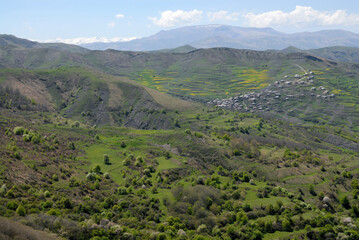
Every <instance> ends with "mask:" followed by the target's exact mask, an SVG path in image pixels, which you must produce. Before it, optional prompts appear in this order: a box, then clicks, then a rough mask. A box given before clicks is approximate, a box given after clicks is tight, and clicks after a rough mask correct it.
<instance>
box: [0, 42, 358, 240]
mask: <svg viewBox="0 0 359 240" xmlns="http://www.w3.org/2000/svg"><path fill="white" fill-rule="evenodd" d="M0 40H1V38H0ZM4 42H5V43H6V44H5V43H4ZM0 43H3V44H0V132H1V133H2V137H1V139H0V142H1V144H0V154H1V157H0V161H1V162H0V203H1V204H0V215H1V218H0V222H3V223H4V224H5V223H6V224H7V225H6V226H7V227H6V228H4V229H0V238H1V237H3V236H4V239H12V238H16V237H19V238H20V237H21V236H25V235H26V233H28V237H27V238H26V239H46V238H48V239H51V238H54V239H93V240H95V239H197V240H199V239H358V238H359V234H358V227H359V225H358V224H359V220H358V217H359V210H358V208H359V202H358V194H359V185H358V180H357V179H358V176H359V154H358V152H359V134H358V130H359V114H358V109H359V108H358V104H359V101H358V80H359V79H358V76H359V74H358V73H359V67H358V66H359V65H357V64H355V63H344V62H336V61H333V60H329V59H326V58H322V57H319V56H315V55H313V54H309V53H303V52H291V53H283V52H273V51H253V50H239V49H231V48H210V49H189V51H182V52H178V49H177V50H173V52H172V51H171V50H165V51H156V52H132V51H116V50H106V51H98V50H96V51H91V50H87V49H86V50H83V49H82V48H80V47H74V46H71V45H69V46H67V45H65V44H64V45H61V46H60V47H61V48H60V47H59V46H57V45H56V44H55V45H52V44H48V45H38V44H36V43H31V42H30V41H28V40H24V39H17V38H9V37H6V38H5V40H2V41H0ZM54 46H55V47H54ZM11 221H14V222H15V223H16V224H14V227H11V224H9V223H8V222H11ZM29 229H30V230H29ZM37 235H39V236H42V238H36V236H37Z"/></svg>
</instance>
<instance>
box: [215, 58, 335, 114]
mask: <svg viewBox="0 0 359 240" xmlns="http://www.w3.org/2000/svg"><path fill="white" fill-rule="evenodd" d="M298 67H300V66H299V65H298ZM300 68H301V69H302V70H303V72H304V73H303V74H293V75H292V76H288V75H286V76H284V78H283V79H281V80H277V81H275V82H274V83H272V84H269V85H268V87H266V88H264V89H261V90H260V91H259V92H247V93H244V94H241V95H237V96H234V97H230V98H227V99H215V100H213V101H210V102H208V104H210V105H214V106H217V107H220V108H225V109H231V110H239V111H247V112H256V111H275V112H283V111H285V110H288V111H290V110H289V109H283V108H282V107H283V103H285V102H291V101H303V100H304V99H308V98H312V99H316V100H325V101H329V100H330V99H332V98H334V97H335V95H334V94H331V93H330V92H329V90H328V89H326V88H325V87H323V86H316V84H315V77H314V73H313V72H312V71H310V70H308V71H305V70H304V69H303V68H302V67H300Z"/></svg>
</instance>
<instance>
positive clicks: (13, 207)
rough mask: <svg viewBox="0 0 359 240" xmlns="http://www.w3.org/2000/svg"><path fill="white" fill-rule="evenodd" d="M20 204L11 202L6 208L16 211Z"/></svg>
mask: <svg viewBox="0 0 359 240" xmlns="http://www.w3.org/2000/svg"><path fill="white" fill-rule="evenodd" d="M18 206H19V205H18V203H17V202H15V201H9V202H8V203H7V204H6V207H7V208H8V209H10V210H16V209H17V207H18Z"/></svg>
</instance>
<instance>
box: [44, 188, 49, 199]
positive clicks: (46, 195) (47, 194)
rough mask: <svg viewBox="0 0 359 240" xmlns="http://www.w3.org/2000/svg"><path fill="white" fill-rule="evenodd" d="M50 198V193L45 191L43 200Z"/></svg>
mask: <svg viewBox="0 0 359 240" xmlns="http://www.w3.org/2000/svg"><path fill="white" fill-rule="evenodd" d="M50 196H51V194H50V192H49V191H47V190H46V191H45V192H44V197H45V198H49V197H50Z"/></svg>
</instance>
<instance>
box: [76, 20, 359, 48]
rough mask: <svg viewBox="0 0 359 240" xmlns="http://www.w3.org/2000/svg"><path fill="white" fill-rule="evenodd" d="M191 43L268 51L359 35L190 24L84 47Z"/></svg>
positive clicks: (352, 43) (357, 39)
mask: <svg viewBox="0 0 359 240" xmlns="http://www.w3.org/2000/svg"><path fill="white" fill-rule="evenodd" d="M183 45H191V46H193V47H195V48H213V47H230V48H239V49H252V50H268V49H277V50H279V49H284V48H286V47H289V46H294V47H296V48H301V49H312V48H323V47H331V46H346V47H358V46H359V34H355V33H352V32H349V31H344V30H323V31H318V32H300V33H293V34H287V33H282V32H279V31H276V30H274V29H273V28H247V27H237V26H229V25H201V26H189V27H182V28H177V29H172V30H166V31H160V32H159V33H157V34H154V35H152V36H149V37H144V38H141V39H135V40H132V41H129V42H113V43H102V42H98V43H90V44H83V45H82V46H83V47H86V48H89V49H92V50H105V49H109V48H111V49H116V50H131V51H153V50H160V49H167V48H176V47H180V46H183Z"/></svg>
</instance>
